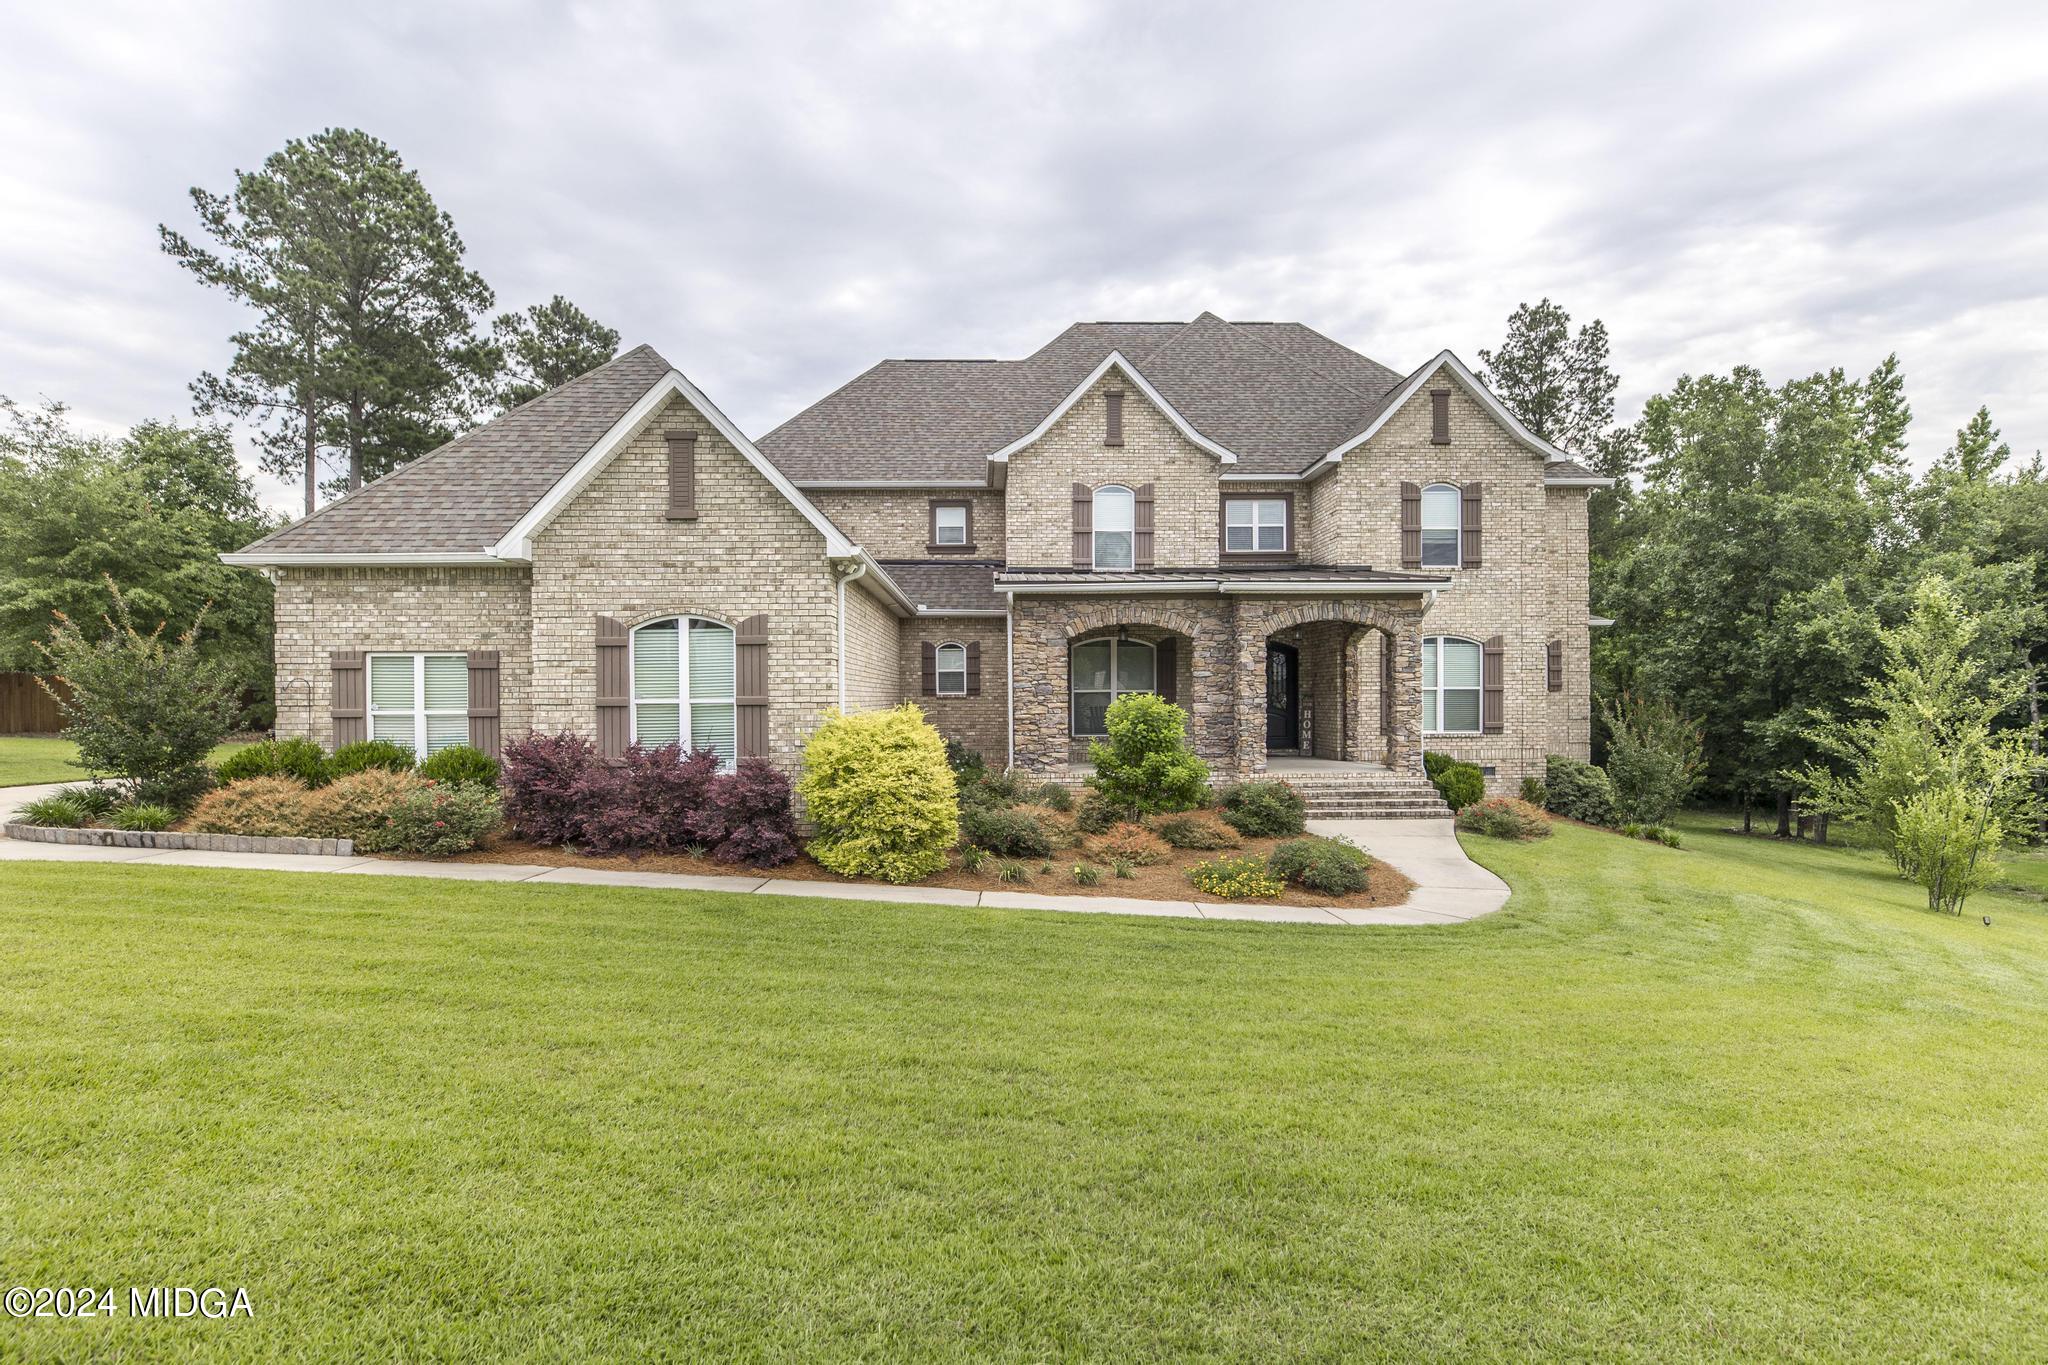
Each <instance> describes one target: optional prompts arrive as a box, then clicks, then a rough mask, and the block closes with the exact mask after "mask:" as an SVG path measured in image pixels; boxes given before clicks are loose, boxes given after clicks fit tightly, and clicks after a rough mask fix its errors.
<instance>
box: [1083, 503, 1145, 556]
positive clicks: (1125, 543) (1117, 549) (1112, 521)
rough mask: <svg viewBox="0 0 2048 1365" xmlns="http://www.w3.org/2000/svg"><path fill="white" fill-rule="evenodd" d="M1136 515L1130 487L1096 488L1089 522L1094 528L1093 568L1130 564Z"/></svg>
mask: <svg viewBox="0 0 2048 1365" xmlns="http://www.w3.org/2000/svg"><path fill="white" fill-rule="evenodd" d="M1135 516H1136V502H1135V501H1134V499H1133V498H1132V496H1131V490H1130V489H1128V488H1125V487H1123V486H1122V485H1120V484H1107V485H1104V486H1103V487H1101V488H1098V489H1096V490H1095V509H1094V514H1093V516H1092V517H1091V518H1090V524H1091V525H1092V526H1093V527H1094V528H1095V567H1096V568H1098V569H1128V568H1130V567H1131V564H1132V559H1131V553H1132V552H1131V540H1132V529H1133V527H1134V525H1135V522H1134V520H1133V518H1134V517H1135Z"/></svg>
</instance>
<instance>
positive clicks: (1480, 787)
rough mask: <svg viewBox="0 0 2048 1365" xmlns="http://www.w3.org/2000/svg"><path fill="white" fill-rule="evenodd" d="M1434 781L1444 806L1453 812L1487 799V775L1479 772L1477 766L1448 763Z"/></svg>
mask: <svg viewBox="0 0 2048 1365" xmlns="http://www.w3.org/2000/svg"><path fill="white" fill-rule="evenodd" d="M1432 780H1433V781H1435V783H1436V789H1437V791H1438V792H1439V793H1440V794H1441V795H1442V796H1443V798H1444V804H1445V805H1447V806H1449V807H1450V808H1451V809H1452V810H1453V811H1461V810H1463V809H1465V807H1467V806H1469V805H1471V804H1472V803H1473V802H1475V801H1484V800H1485V799H1486V774H1485V773H1483V772H1481V771H1479V766H1478V765H1477V764H1474V763H1447V764H1445V765H1444V766H1443V767H1441V768H1439V769H1437V772H1436V775H1435V777H1434V778H1433V779H1432Z"/></svg>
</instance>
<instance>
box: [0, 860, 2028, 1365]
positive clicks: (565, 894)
mask: <svg viewBox="0 0 2048 1365" xmlns="http://www.w3.org/2000/svg"><path fill="white" fill-rule="evenodd" d="M1686 832H1687V835H1688V844H1689V847H1688V848H1687V849H1686V850H1684V851H1682V852H1673V851H1671V850H1667V849H1663V848H1659V847H1656V846H1653V845H1649V844H1645V843H1640V842H1629V841H1625V840H1622V839H1620V838H1617V837H1613V836H1609V835H1602V834H1595V833H1591V832H1588V831H1585V830H1581V829H1577V828H1566V829H1564V830H1562V831H1561V832H1560V833H1559V835H1558V836H1557V837H1556V838H1555V839H1553V840H1551V841H1549V842H1548V843H1546V844H1541V845H1535V846H1529V847H1509V846H1503V845H1498V844H1490V843H1485V842H1483V841H1482V842H1481V843H1480V844H1479V845H1478V846H1477V847H1476V848H1475V852H1476V853H1477V854H1478V855H1479V856H1480V857H1481V858H1482V859H1483V860H1484V861H1486V862H1487V863H1488V864H1490V865H1492V866H1494V867H1496V868H1497V869H1498V870H1499V871H1500V872H1501V873H1502V874H1503V875H1504V876H1506V877H1507V878H1508V880H1509V881H1510V882H1511V883H1512V884H1513V885H1514V887H1515V898H1514V900H1513V902H1512V903H1511V905H1510V907H1509V909H1508V910H1506V911H1504V912H1503V913H1501V914H1499V915H1496V916H1493V917H1490V918H1487V919H1484V920H1480V921H1476V922H1474V923H1472V924H1469V925H1463V926H1458V927H1449V928H1428V929H1409V928H1391V929H1370V930H1340V929H1322V928H1315V927H1309V926H1288V925H1257V924H1245V923H1227V922H1215V921H1210V922H1202V921H1178V920H1146V919H1123V918H1110V917H1101V916H1094V915H1057V914H1030V913H1022V912H1012V911H999V910H986V911H981V910H960V909H951V908H939V907H926V908H891V907H885V906H876V905H867V904H857V903H831V902H818V901H794V900H791V901H783V900H776V899H769V898H762V897H720V896H714V895H705V896H680V895H675V894H672V893H659V892H652V891H633V890H610V889H587V890H586V889H573V888H539V887H496V886H489V885H478V884H466V883H456V882H420V881H409V880H402V879H396V878H392V879H383V878H371V877H317V876H297V877H292V876H275V875H269V874H258V873H243V872H224V871H205V870H196V869H195V870H186V869H175V868H154V869H144V868H135V867H127V868H123V867H111V866H105V865H87V864H70V865H63V864H35V863H20V862H17V863H0V1081H4V1084H0V1266H4V1274H0V1279H4V1280H5V1281H6V1282H7V1283H8V1284H39V1283H50V1284H57V1283H65V1284H76V1283H91V1284H100V1285H115V1286H126V1285H129V1284H184V1285H192V1286H204V1285H221V1286H226V1287H229V1288H232V1287H235V1286H240V1285H246V1286H248V1288H249V1293H250V1297H251V1300H252V1303H253V1305H254V1309H255V1317H254V1319H253V1320H249V1319H242V1320H237V1321H234V1322H231V1323H209V1322H202V1321H198V1320H192V1321H184V1322H136V1321H130V1320H125V1319H124V1320H118V1321H113V1322H106V1321H101V1322H91V1323H70V1324H63V1323H49V1322H29V1323H15V1322H4V1321H0V1358H7V1357H10V1356H27V1357H29V1358H37V1357H44V1358H53V1359H54V1358H57V1357H59V1356H62V1357H65V1358H76V1357H77V1356H79V1355H81V1354H85V1353H87V1352H88V1350H90V1349H94V1348H96V1349H97V1350H99V1351H101V1352H104V1353H106V1354H108V1355H113V1354H116V1353H118V1352H122V1351H126V1352H128V1353H130V1354H131V1355H132V1356H133V1357H135V1358H146V1357H158V1356H162V1355H165V1354H168V1353H172V1352H175V1353H177V1354H179V1355H180V1356H187V1357H199V1358H210V1357H240V1358H260V1357H269V1356H278V1355H291V1356H294V1357H297V1358H320V1357H327V1356H336V1355H342V1354H350V1355H353V1356H356V1357H359V1358H368V1359H388V1358H401V1357H402V1358H410V1359H427V1358H456V1357H464V1358H500V1357H526V1358H538V1359H563V1358H595V1359H607V1360H623V1359H633V1358H642V1357H647V1356H681V1355H704V1356H711V1357H726V1356H733V1355H752V1356H762V1355H772V1356H779V1357H785V1358H795V1359H804V1360H811V1359H827V1358H843V1357H852V1356H867V1357H873V1358H884V1359H886V1358H894V1357H903V1356H916V1357H942V1358H958V1359H967V1358H973V1359H989V1358H998V1359H1001V1358H1013V1359H1023V1358H1029V1359H1042V1358H1046V1357H1079V1356H1088V1357H1095V1358H1102V1359H1118V1360H1121V1359H1130V1358H1138V1359H1144V1358H1156V1359H1186V1358H1192V1357H1226V1356H1227V1357H1238V1358H1246V1359H1272V1358H1277V1357H1294V1358H1299V1357H1316V1358H1324V1359H1335V1358H1360V1357H1364V1358H1384V1359H1389V1360H1412V1359H1416V1358H1424V1357H1451V1356H1456V1357H1473V1356H1477V1357H1483V1358H1493V1359H1523V1358H1529V1357H1546V1356H1547V1357H1573V1358H1586V1357H1602V1358H1626V1359H1637V1360H1658V1361H1666V1360H1678V1359H1687V1358H1708V1357H1722V1358H1725V1357H1730V1356H1744V1357H1750V1358H1773V1359H1776V1358H1791V1359H1869V1358H1876V1357H1902V1356H1913V1357H1922V1358H1928V1357H1949V1358H1953V1357H1977V1358H1996V1357H2004V1358H2016V1357H2023V1356H2030V1355H2038V1353H2039V1351H2040V1349H2041V1344H2042V1342H2043V1341H2048V911H2044V908H2043V907H2042V906H2040V905H2038V904H2036V903H2031V902H2021V901H2018V900H2006V899H2001V898H1997V897H1988V896H1987V897H1984V898H1982V900H1981V902H1980V903H1973V904H1972V905H1971V907H1970V913H1969V914H1968V915H1966V916H1965V917H1964V918H1963V919H1961V920H1960V921H1957V920H1954V919H1947V918H1937V917H1934V916H1931V915H1929V914H1927V913H1926V912H1925V911H1924V910H1922V909H1920V908H1919V899H1920V898H1919V893H1918V891H1917V890H1916V889H1914V888H1910V887H1906V886H1903V885H1901V884H1899V883H1898V882H1896V881H1894V880H1891V879H1890V878H1889V877H1887V876H1886V875H1884V873H1883V872H1882V870H1881V869H1880V867H1879V864H1878V862H1877V860H1876V859H1875V858H1874V857H1873V856H1872V855H1869V854H1864V853H1857V852H1852V851H1847V850H1839V851H1836V850H1825V849H1813V848H1800V847H1785V846H1780V845H1777V844H1773V843H1769V842H1766V841H1763V840H1742V839H1738V838H1733V837H1727V836H1721V835H1717V834H1714V833H1712V832H1711V824H1710V822H1706V821H1702V820H1695V821H1693V822H1692V823H1690V824H1689V825H1688V826H1687V827H1686ZM1985 912H1988V913H1990V914H1991V915H1992V917H1993V924H1992V926H1991V927H1990V928H1986V927H1984V925H1983V924H1981V923H1980V922H1979V915H1980V914H1981V913H1985Z"/></svg>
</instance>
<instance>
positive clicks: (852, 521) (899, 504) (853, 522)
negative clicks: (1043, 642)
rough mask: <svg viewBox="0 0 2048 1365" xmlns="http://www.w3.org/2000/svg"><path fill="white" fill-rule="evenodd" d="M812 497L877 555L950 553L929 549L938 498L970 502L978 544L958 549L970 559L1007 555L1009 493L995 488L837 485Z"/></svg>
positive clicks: (916, 556)
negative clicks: (1005, 500)
mask: <svg viewBox="0 0 2048 1365" xmlns="http://www.w3.org/2000/svg"><path fill="white" fill-rule="evenodd" d="M810 498H811V501H812V502H813V503H815V504H817V507H818V510H819V511H821V512H823V513H824V514H825V515H826V516H828V517H830V518H832V524H833V525H834V526H837V527H838V528H839V529H840V530H841V531H844V532H845V533H846V536H847V538H848V539H849V540H851V541H852V542H853V543H854V544H856V545H858V546H860V547H861V548H862V549H863V550H866V551H867V552H868V553H869V554H871V555H873V556H874V557H875V558H877V559H942V558H945V557H946V556H945V555H938V554H927V553H926V547H927V546H928V545H929V544H930V543H931V542H930V539H929V536H930V534H931V504H932V500H933V499H934V498H939V499H943V500H945V501H947V502H962V501H964V502H968V503H970V504H972V506H973V509H974V511H973V516H974V524H973V532H974V548H973V549H972V550H963V551H960V552H958V553H960V554H961V555H962V556H963V557H965V558H968V559H1001V558H1002V557H1003V553H1004V548H1003V547H1004V534H1003V530H1004V528H1003V495H1002V494H1001V493H999V492H996V491H995V490H993V489H987V490H973V489H961V488H930V489H923V490H914V489H913V490H905V489H898V488H887V489H875V490H872V491H868V490H862V491H859V492H848V491H843V490H833V491H819V492H816V493H812V494H811V495H810ZM949 553H950V552H949Z"/></svg>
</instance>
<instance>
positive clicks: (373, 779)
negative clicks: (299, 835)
mask: <svg viewBox="0 0 2048 1365" xmlns="http://www.w3.org/2000/svg"><path fill="white" fill-rule="evenodd" d="M426 785H427V784H426V779H425V778H422V777H420V776H419V775H418V774H417V773H394V772H391V771H390V770H388V769H385V768H365V769H363V771H361V772H359V773H350V774H349V775H348V776H347V777H337V778H335V779H334V780H333V781H332V782H330V783H328V784H327V785H326V786H324V787H322V788H320V789H319V790H318V791H314V792H309V793H307V795H306V799H305V820H306V827H305V829H304V830H303V831H302V832H303V833H304V834H306V835H307V836H309V837H311V838H314V839H353V840H355V841H356V844H357V845H358V846H359V847H361V848H363V849H365V850H366V851H367V849H368V847H369V841H370V839H371V836H372V835H374V834H375V833H376V832H377V831H378V830H380V829H382V828H383V826H384V819H385V817H386V816H388V815H390V814H391V812H392V810H393V809H394V808H395V807H396V806H397V805H398V803H399V802H400V801H402V800H404V799H405V798H406V797H407V796H410V795H411V794H412V793H413V792H416V791H418V790H420V789H421V788H423V787H425V786H426Z"/></svg>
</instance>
